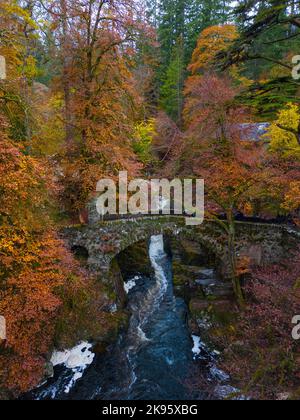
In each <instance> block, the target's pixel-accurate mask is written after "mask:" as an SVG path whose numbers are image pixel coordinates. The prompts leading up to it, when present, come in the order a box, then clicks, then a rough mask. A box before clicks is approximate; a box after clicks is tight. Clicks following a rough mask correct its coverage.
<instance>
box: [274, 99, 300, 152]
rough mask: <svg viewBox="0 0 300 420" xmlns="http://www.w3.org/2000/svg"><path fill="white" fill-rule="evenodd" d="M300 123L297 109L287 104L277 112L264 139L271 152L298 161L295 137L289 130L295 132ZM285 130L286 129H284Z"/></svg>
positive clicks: (298, 148)
mask: <svg viewBox="0 0 300 420" xmlns="http://www.w3.org/2000/svg"><path fill="white" fill-rule="evenodd" d="M299 123H300V114H299V107H298V106H297V105H295V104H292V103H289V104H288V105H287V107H286V108H285V109H283V110H282V111H280V112H279V115H278V118H277V120H276V121H274V122H273V124H271V126H270V128H269V129H268V132H267V134H266V138H268V139H270V150H271V152H275V153H279V155H281V156H282V157H283V158H290V157H293V158H297V159H299V160H300V146H299V143H298V140H297V137H296V136H295V134H293V133H292V132H290V131H288V130H290V129H292V130H295V131H297V130H298V126H299ZM284 128H286V129H284Z"/></svg>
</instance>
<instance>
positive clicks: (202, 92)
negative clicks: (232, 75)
mask: <svg viewBox="0 0 300 420" xmlns="http://www.w3.org/2000/svg"><path fill="white" fill-rule="evenodd" d="M236 95H237V90H235V89H234V88H232V87H231V84H230V80H229V79H226V78H225V79H221V78H218V77H217V76H215V75H213V76H208V75H204V76H203V77H202V78H200V79H199V80H197V82H195V79H191V80H190V84H188V85H187V98H186V108H185V115H186V116H188V117H187V118H186V132H185V135H184V137H183V145H182V147H181V149H179V150H180V152H179V156H178V157H177V161H178V162H179V163H174V165H175V167H176V165H177V167H178V165H180V166H179V167H180V168H181V169H180V170H181V174H182V175H186V176H187V175H188V174H189V175H191V174H193V175H194V176H197V177H201V178H204V179H205V182H206V193H207V196H208V201H209V202H210V203H211V205H209V206H208V216H209V217H210V218H212V219H213V220H215V221H216V223H217V224H219V225H220V226H221V227H222V229H224V231H225V232H226V235H227V238H228V258H229V262H230V275H231V278H232V281H233V286H234V290H235V294H236V297H237V300H238V302H239V303H240V305H241V306H242V305H243V302H244V297H243V292H242V288H241V284H240V274H241V273H240V271H239V259H238V257H237V251H236V243H235V235H236V232H235V231H236V227H235V213H236V212H237V211H242V212H243V211H244V210H245V209H246V208H247V207H248V206H249V205H250V203H251V197H253V195H254V194H255V193H256V188H257V185H258V183H259V179H260V177H261V176H262V173H261V167H260V162H262V159H263V151H262V150H261V148H260V147H259V146H258V145H255V144H252V145H250V144H249V143H248V142H247V141H245V138H247V131H246V130H245V128H243V127H244V126H243V125H242V124H241V122H247V121H248V120H249V116H248V113H247V111H246V109H244V108H243V107H241V106H240V105H238V104H237V103H236V101H235V98H236ZM213 209H214V210H213ZM220 213H224V214H225V215H226V220H225V221H223V220H220V219H219V217H218V214H220Z"/></svg>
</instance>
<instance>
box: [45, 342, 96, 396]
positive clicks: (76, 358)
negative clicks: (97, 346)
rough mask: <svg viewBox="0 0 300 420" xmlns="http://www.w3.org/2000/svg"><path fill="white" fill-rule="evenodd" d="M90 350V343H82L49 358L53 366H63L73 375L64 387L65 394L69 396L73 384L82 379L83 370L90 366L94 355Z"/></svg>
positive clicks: (55, 353)
mask: <svg viewBox="0 0 300 420" xmlns="http://www.w3.org/2000/svg"><path fill="white" fill-rule="evenodd" d="M91 348H92V345H91V344H90V343H86V342H82V343H80V344H78V346H76V347H74V348H73V349H70V350H65V351H55V352H54V353H53V355H52V358H51V363H52V364H53V366H54V367H55V366H58V365H64V366H65V367H66V368H68V369H70V370H71V371H72V373H73V376H72V378H71V380H70V382H69V384H68V385H67V386H66V387H65V390H64V392H65V393H66V394H69V392H70V391H71V389H72V388H73V386H74V385H75V383H76V382H77V381H78V380H79V379H81V378H82V376H83V373H84V371H85V369H86V368H87V367H88V366H89V365H91V364H92V362H93V360H94V357H95V354H94V353H92V352H91ZM53 397H54V396H53Z"/></svg>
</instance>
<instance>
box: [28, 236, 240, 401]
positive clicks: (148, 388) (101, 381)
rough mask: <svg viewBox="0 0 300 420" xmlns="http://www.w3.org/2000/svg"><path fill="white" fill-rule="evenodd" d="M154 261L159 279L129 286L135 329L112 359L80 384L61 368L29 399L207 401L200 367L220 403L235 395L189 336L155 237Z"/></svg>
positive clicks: (98, 360) (210, 356) (98, 363)
mask: <svg viewBox="0 0 300 420" xmlns="http://www.w3.org/2000/svg"><path fill="white" fill-rule="evenodd" d="M149 256H150V260H151V264H152V267H153V269H154V272H155V276H153V277H152V278H150V277H142V276H136V277H135V278H134V279H132V280H131V281H129V282H128V284H127V285H128V289H130V290H128V292H129V293H128V299H129V308H130V311H131V313H132V317H131V320H130V326H129V329H128V331H127V332H126V334H123V335H122V336H120V337H119V340H118V342H117V343H116V345H115V346H113V347H112V349H111V351H110V352H109V354H106V355H104V356H103V355H96V357H95V358H94V361H93V363H92V364H91V365H90V366H89V367H88V368H87V369H86V370H85V371H84V372H82V373H81V374H80V375H79V376H78V377H79V380H78V381H77V382H75V381H73V379H72V378H74V371H72V370H70V369H67V368H66V367H64V366H58V367H56V368H55V376H54V378H53V379H51V380H49V381H48V382H47V383H46V384H44V385H43V386H42V387H41V388H39V389H38V390H36V391H34V392H32V393H31V394H30V395H28V396H26V399H64V400H178V401H180V400H186V399H187V400H189V399H198V400H203V399H208V392H207V389H206V388H205V387H203V389H201V387H200V390H199V387H194V388H193V387H191V385H190V384H191V383H192V381H193V379H194V377H195V371H196V369H199V367H200V368H201V370H202V371H203V372H205V376H206V377H207V383H209V384H210V389H212V388H214V387H215V389H216V390H218V391H216V393H215V397H216V398H220V395H221V396H222V395H223V394H226V393H227V394H228V392H230V391H231V390H232V389H231V388H230V386H229V385H228V380H229V378H228V377H227V375H226V374H224V373H223V372H221V371H219V370H218V369H217V367H216V359H217V356H216V354H215V353H214V352H211V351H208V350H207V349H206V346H205V345H204V344H203V343H201V340H200V338H195V337H194V342H193V339H192V337H191V336H190V333H189V329H188V325H187V319H188V310H187V306H186V304H185V302H184V301H183V300H182V299H180V298H175V296H174V293H173V282H172V268H171V261H170V258H169V257H168V256H167V254H166V253H165V251H164V241H163V237H162V236H153V237H152V238H151V242H150V247H149ZM193 349H194V352H193ZM81 376H82V377H81ZM80 377H81V378H80ZM70 384H71V385H70ZM191 388H193V389H191ZM66 390H67V391H66ZM211 397H212V396H211V393H210V397H209V398H211Z"/></svg>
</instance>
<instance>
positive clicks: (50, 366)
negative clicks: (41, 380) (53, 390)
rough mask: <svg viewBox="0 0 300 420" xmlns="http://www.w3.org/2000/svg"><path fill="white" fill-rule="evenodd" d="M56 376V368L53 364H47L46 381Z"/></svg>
mask: <svg viewBox="0 0 300 420" xmlns="http://www.w3.org/2000/svg"><path fill="white" fill-rule="evenodd" d="M53 376H54V367H53V364H52V363H51V362H48V363H46V364H45V379H49V378H53Z"/></svg>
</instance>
